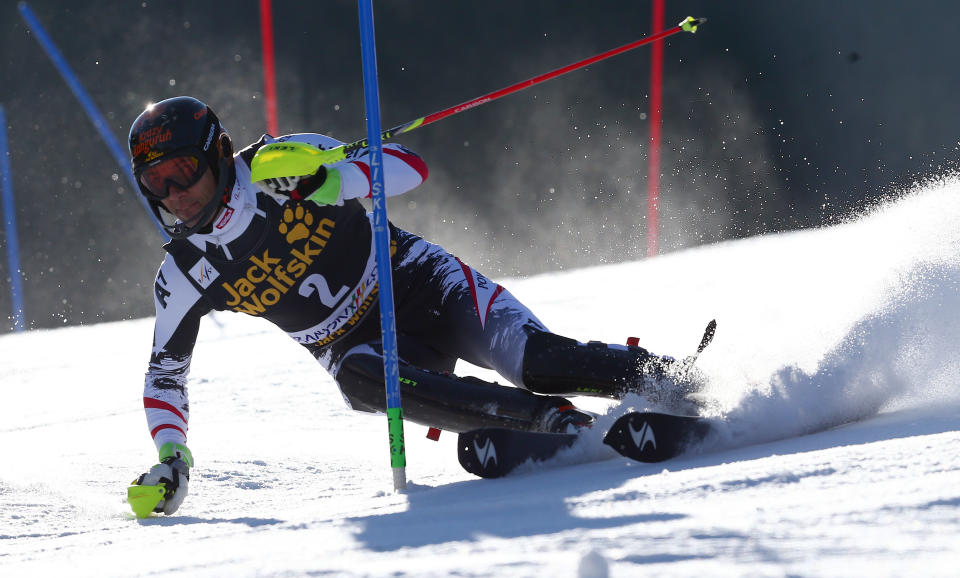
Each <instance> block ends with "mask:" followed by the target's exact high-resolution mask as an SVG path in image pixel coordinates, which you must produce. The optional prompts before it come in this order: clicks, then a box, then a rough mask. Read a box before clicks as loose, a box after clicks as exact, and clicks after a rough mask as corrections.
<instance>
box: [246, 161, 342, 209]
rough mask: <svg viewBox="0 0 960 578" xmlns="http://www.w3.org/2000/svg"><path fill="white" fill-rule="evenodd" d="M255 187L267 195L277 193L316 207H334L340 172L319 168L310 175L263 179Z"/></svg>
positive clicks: (337, 193)
mask: <svg viewBox="0 0 960 578" xmlns="http://www.w3.org/2000/svg"><path fill="white" fill-rule="evenodd" d="M257 186H258V187H260V190H261V191H263V192H265V193H267V194H268V195H270V194H276V193H279V194H282V195H284V196H288V197H291V198H293V199H297V200H299V199H306V200H308V201H313V202H314V203H317V204H318V205H334V204H336V203H337V201H338V200H339V199H340V171H338V170H337V169H333V168H327V167H325V166H321V167H320V168H319V169H317V172H315V173H313V174H312V175H305V176H301V177H276V178H273V179H265V180H262V181H257Z"/></svg>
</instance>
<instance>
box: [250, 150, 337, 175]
mask: <svg viewBox="0 0 960 578" xmlns="http://www.w3.org/2000/svg"><path fill="white" fill-rule="evenodd" d="M345 158H347V153H346V150H345V148H344V147H342V146H339V147H336V148H332V149H327V150H324V149H321V148H318V147H315V146H313V145H310V144H307V143H304V142H295V141H287V142H276V143H270V144H268V145H264V146H262V147H260V150H258V151H257V154H255V155H254V156H253V160H252V161H250V180H252V181H254V182H256V181H265V180H267V179H277V178H280V177H302V176H306V175H312V174H314V173H316V172H317V170H319V169H320V167H321V166H323V165H332V164H334V163H337V162H340V161H342V160H344V159H345Z"/></svg>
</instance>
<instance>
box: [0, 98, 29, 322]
mask: <svg viewBox="0 0 960 578" xmlns="http://www.w3.org/2000/svg"><path fill="white" fill-rule="evenodd" d="M0 180H2V183H0V186H2V187H3V216H4V219H3V224H4V235H5V236H6V239H7V263H8V264H9V265H10V268H9V271H10V298H11V302H12V303H13V330H14V331H23V330H24V329H26V328H27V323H26V318H25V316H24V314H23V284H22V279H21V276H22V274H21V271H20V243H19V242H18V241H17V213H16V208H15V207H14V204H13V177H12V175H11V174H10V147H9V146H7V114H6V113H5V112H4V110H3V106H0Z"/></svg>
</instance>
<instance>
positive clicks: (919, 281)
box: [725, 179, 960, 445]
mask: <svg viewBox="0 0 960 578" xmlns="http://www.w3.org/2000/svg"><path fill="white" fill-rule="evenodd" d="M958 194H960V182H958V181H957V180H955V179H954V180H948V181H942V182H941V183H940V184H939V185H938V186H935V187H932V188H928V189H925V190H922V191H919V192H916V193H914V194H911V195H908V196H906V197H904V198H903V199H900V200H898V201H896V202H894V203H891V204H888V205H885V206H883V207H881V208H880V209H879V210H877V211H875V212H873V213H871V214H870V215H867V216H866V217H864V218H863V219H862V220H861V221H859V222H856V223H851V224H849V225H845V226H844V227H850V228H851V229H850V231H851V232H852V233H854V234H855V236H856V237H860V239H859V240H858V242H861V243H862V242H867V243H873V241H875V240H879V238H880V236H887V237H890V238H892V239H893V242H892V243H891V244H890V245H889V246H876V245H874V250H875V251H878V253H877V254H878V255H880V256H881V258H879V259H876V260H875V261H873V262H871V266H876V267H884V268H887V269H889V270H888V271H884V272H883V273H884V275H883V276H877V278H878V279H880V281H881V283H883V285H881V287H880V288H879V293H880V295H879V297H880V299H879V300H878V302H877V303H878V305H877V307H876V308H875V310H874V311H872V312H870V313H869V314H867V315H865V316H864V317H863V318H862V319H861V320H860V321H858V322H856V323H855V324H854V325H853V326H852V328H851V329H850V330H849V331H848V332H847V334H846V335H845V337H844V338H843V339H842V340H841V341H840V343H839V344H838V345H836V346H835V347H834V348H833V349H832V350H830V351H829V352H827V354H826V355H825V356H824V357H823V358H822V360H821V361H820V363H819V365H818V367H817V368H816V370H815V371H812V372H808V371H804V370H801V369H800V368H799V367H797V366H794V365H790V364H788V365H785V366H784V367H782V368H781V369H780V370H778V371H776V372H775V373H774V375H773V376H772V377H771V379H770V384H769V385H770V387H769V391H768V392H763V391H754V392H751V393H749V394H748V395H746V397H744V398H743V399H742V400H741V401H740V403H739V405H737V406H736V407H735V408H734V409H733V410H731V411H729V412H728V413H727V417H728V418H729V429H728V431H727V432H726V434H727V436H728V439H727V440H725V442H726V443H731V444H734V445H740V444H741V443H744V444H745V443H756V442H759V441H769V440H773V439H779V438H784V437H789V436H794V435H798V434H803V433H807V432H812V431H818V430H822V429H824V428H827V427H831V426H834V425H839V424H843V423H847V422H850V421H854V420H857V419H861V418H864V417H868V416H870V415H873V414H875V413H877V412H879V411H883V410H897V409H903V408H907V407H921V408H922V407H934V406H942V405H943V404H945V403H946V404H960V393H958V392H957V390H956V387H955V383H956V380H957V378H958V377H960V362H958V361H957V359H956V355H955V344H956V343H957V342H958V341H960V230H958V229H957V227H956V222H957V220H958V219H960V200H958ZM827 231H828V230H823V231H820V232H818V233H817V234H821V235H822V234H825V233H826V232H827ZM853 236H854V235H851V236H850V237H848V240H847V243H848V244H850V243H852V242H853V241H854V239H853ZM901 236H902V238H900V237H901ZM864 258H866V256H864ZM841 282H842V281H841ZM864 285H869V283H866V282H864ZM855 289H862V291H863V298H865V299H868V298H869V297H870V293H871V292H872V291H873V290H874V289H875V288H871V287H869V286H865V287H863V288H855ZM824 315H825V316H829V314H828V313H824ZM830 322H831V320H830V319H824V323H830Z"/></svg>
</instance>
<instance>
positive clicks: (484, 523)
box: [0, 179, 960, 577]
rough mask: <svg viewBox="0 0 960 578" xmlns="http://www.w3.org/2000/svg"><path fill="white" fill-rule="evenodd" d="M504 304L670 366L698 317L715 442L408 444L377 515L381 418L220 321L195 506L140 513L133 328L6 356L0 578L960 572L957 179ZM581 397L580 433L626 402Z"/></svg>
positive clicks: (280, 350)
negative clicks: (618, 448)
mask: <svg viewBox="0 0 960 578" xmlns="http://www.w3.org/2000/svg"><path fill="white" fill-rule="evenodd" d="M544 242H549V240H546V239H545V240H544ZM504 284H505V285H507V286H508V288H510V289H511V290H512V291H513V292H514V293H515V294H516V295H518V296H519V297H520V298H521V299H522V300H523V301H525V302H526V303H527V304H528V305H530V306H531V308H533V309H534V311H536V312H537V314H538V316H539V317H540V318H541V319H542V320H543V321H544V322H545V323H546V324H547V325H548V326H550V327H551V329H553V330H554V331H556V332H559V333H563V334H566V335H569V336H572V337H576V338H578V339H581V340H587V339H599V340H607V341H612V342H622V341H623V340H624V339H625V338H626V337H627V336H630V335H634V336H637V337H639V338H640V342H641V344H643V345H645V346H646V347H648V348H650V349H652V350H654V351H656V352H659V353H665V354H672V355H676V356H683V355H686V354H688V353H690V352H691V350H692V349H693V348H695V347H696V344H697V341H698V340H699V337H700V331H701V330H702V328H703V326H704V324H705V323H706V322H707V321H709V320H710V319H713V318H716V319H717V322H718V324H719V328H718V332H717V336H716V339H715V341H714V343H713V345H712V346H711V347H710V348H709V349H707V351H706V352H705V353H704V354H703V355H702V356H701V358H700V362H699V368H700V371H701V372H702V375H703V377H704V379H706V381H707V383H708V385H707V389H706V392H707V394H708V395H709V397H710V398H711V399H713V400H714V403H713V405H712V406H711V408H710V411H711V412H713V413H714V414H716V415H718V416H722V417H724V418H725V419H726V420H727V421H726V422H725V423H726V424H727V425H725V426H724V427H723V428H721V431H720V435H718V436H717V437H716V438H714V439H713V440H712V441H711V444H712V445H711V447H709V448H707V449H705V450H703V451H701V452H699V453H694V454H691V455H687V456H685V457H682V458H680V459H677V460H675V461H671V462H666V463H664V464H659V465H643V464H638V463H633V462H630V461H628V460H626V459H623V458H620V457H619V456H616V455H615V454H613V453H612V451H610V450H608V449H606V448H603V447H602V446H600V444H599V443H597V437H598V436H599V434H600V433H602V432H600V431H597V432H595V435H594V432H591V436H592V437H588V439H586V440H585V441H584V442H583V443H580V445H578V446H577V447H575V448H573V449H572V450H571V451H569V452H568V453H567V454H565V455H564V456H561V457H559V458H558V459H557V462H559V465H558V464H557V463H555V464H553V465H552V466H551V467H545V466H542V465H529V466H525V467H524V468H523V469H522V471H520V472H519V473H517V474H516V475H513V476H510V477H508V478H505V479H501V480H481V479H477V478H474V477H472V476H470V475H469V474H466V473H464V472H463V471H462V470H461V469H460V467H459V466H458V464H457V460H456V444H455V442H456V436H455V435H453V434H451V433H446V434H444V435H443V436H442V437H441V439H440V441H439V442H432V441H429V440H427V439H425V437H424V434H425V432H426V430H425V428H423V427H421V426H417V425H413V424H408V425H407V428H406V433H407V455H408V461H409V463H408V467H407V474H408V477H409V479H410V485H409V490H408V491H407V492H406V493H399V494H398V493H394V492H393V491H392V483H391V480H392V478H391V471H390V468H389V457H388V451H387V439H386V437H387V436H386V423H385V419H384V418H382V417H377V416H369V415H363V414H356V413H353V412H351V411H349V410H348V409H347V408H346V407H345V406H344V403H343V401H342V399H341V397H340V395H339V393H338V391H337V388H336V386H335V385H334V383H333V382H332V381H331V379H330V378H329V377H328V376H326V374H325V373H324V372H323V370H322V369H320V367H319V366H318V365H317V364H316V363H315V362H314V361H313V360H312V358H311V357H310V356H309V355H308V354H307V353H306V352H305V351H303V350H301V349H300V348H299V346H297V345H296V344H294V343H293V342H292V341H290V340H289V339H287V338H286V337H285V336H283V335H282V334H281V333H280V332H279V331H278V330H276V329H273V328H271V327H270V326H268V325H266V324H265V323H263V322H261V321H259V320H255V319H251V318H246V317H243V316H240V315H230V314H221V315H218V316H217V317H216V322H214V321H212V320H210V321H208V322H206V323H205V325H204V326H203V327H202V329H201V335H200V341H199V343H198V345H197V348H196V354H195V357H194V364H193V369H192V374H191V387H190V391H191V412H190V417H191V424H190V441H189V443H190V446H191V449H192V450H193V453H194V456H195V457H196V467H195V468H194V470H193V472H192V481H191V485H190V495H189V496H188V498H187V499H186V501H185V503H184V505H183V507H182V508H181V510H180V511H179V512H178V513H177V514H176V515H174V516H170V517H154V518H150V519H146V520H136V519H133V518H132V517H131V515H130V514H128V513H127V509H126V506H125V504H124V502H123V497H124V495H125V489H126V485H127V484H128V483H129V482H130V480H132V479H133V478H134V477H135V475H137V474H139V473H140V472H142V471H144V470H145V469H147V468H148V467H149V466H150V465H152V464H153V463H155V460H156V452H155V449H154V447H153V444H152V443H151V441H150V438H149V434H148V432H147V430H146V426H145V421H144V417H143V410H142V409H141V393H142V390H141V388H142V375H143V371H144V369H145V366H146V361H147V355H148V353H149V350H150V343H151V334H152V322H151V320H149V319H144V320H137V321H130V322H124V323H111V324H103V325H96V326H88V327H76V328H66V329H62V330H56V331H36V332H31V333H27V334H22V335H7V336H4V337H2V338H0V358H2V362H3V374H2V376H0V390H2V392H3V404H2V405H0V448H2V459H0V512H2V514H0V569H2V570H0V574H2V575H3V576H11V577H13V576H48V575H49V576H73V577H76V576H134V575H148V576H150V575H155V576H171V575H191V576H295V575H311V576H313V575H358V576H365V575H370V576H380V575H391V576H397V575H401V576H448V575H458V576H576V575H580V576H606V575H609V576H636V575H651V576H697V577H702V576H725V575H726V576H734V575H735V576H740V575H751V576H781V575H803V576H850V575H861V576H871V577H876V576H905V575H924V576H936V575H940V576H948V575H953V576H955V575H956V573H957V571H958V565H960V538H958V536H960V411H958V410H960V394H958V390H960V387H958V378H960V360H958V355H957V343H960V183H958V181H957V180H954V179H945V180H943V181H941V182H937V183H930V184H928V185H925V186H923V187H919V188H918V189H917V190H916V191H914V192H912V193H910V194H908V195H905V196H904V197H902V198H900V199H898V200H896V201H892V202H890V203H888V204H885V205H883V206H880V207H877V208H874V209H873V210H871V211H868V212H866V213H865V214H864V215H863V216H862V217H860V218H858V219H857V220H854V221H851V222H849V223H845V224H841V225H837V226H834V227H830V228H825V229H821V230H812V231H805V232H796V233H790V234H781V235H770V236H766V237H762V238H754V239H748V240H744V241H738V242H730V243H723V244H719V245H714V246H708V247H703V248H699V249H696V250H690V251H685V252H681V253H677V254H673V255H669V256H666V257H663V258H658V259H653V260H649V261H644V262H637V263H624V264H619V265H611V266H604V267H597V268H593V269H589V270H579V271H570V272H564V273H556V274H550V275H543V276H539V277H534V278H530V279H514V280H507V281H505V282H504ZM459 371H460V372H461V373H472V374H475V375H478V376H481V377H485V378H491V379H492V378H494V377H495V376H493V375H492V374H491V373H490V372H487V371H483V370H480V369H477V368H472V367H467V366H464V367H461V368H460V369H459ZM578 401H581V402H582V403H583V404H584V405H585V406H587V407H589V408H592V409H594V410H596V411H599V412H601V413H604V414H605V415H604V416H603V419H602V420H601V422H602V423H609V421H610V420H612V419H613V417H614V416H615V415H617V414H618V413H619V412H623V411H625V410H626V407H631V406H632V407H639V406H642V405H644V400H642V399H639V398H631V399H629V400H627V402H626V403H625V404H624V405H623V406H620V407H617V406H614V405H612V404H610V403H608V402H605V401H602V400H595V399H579V400H578ZM595 429H597V430H599V429H601V428H600V427H598V428H595Z"/></svg>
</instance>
